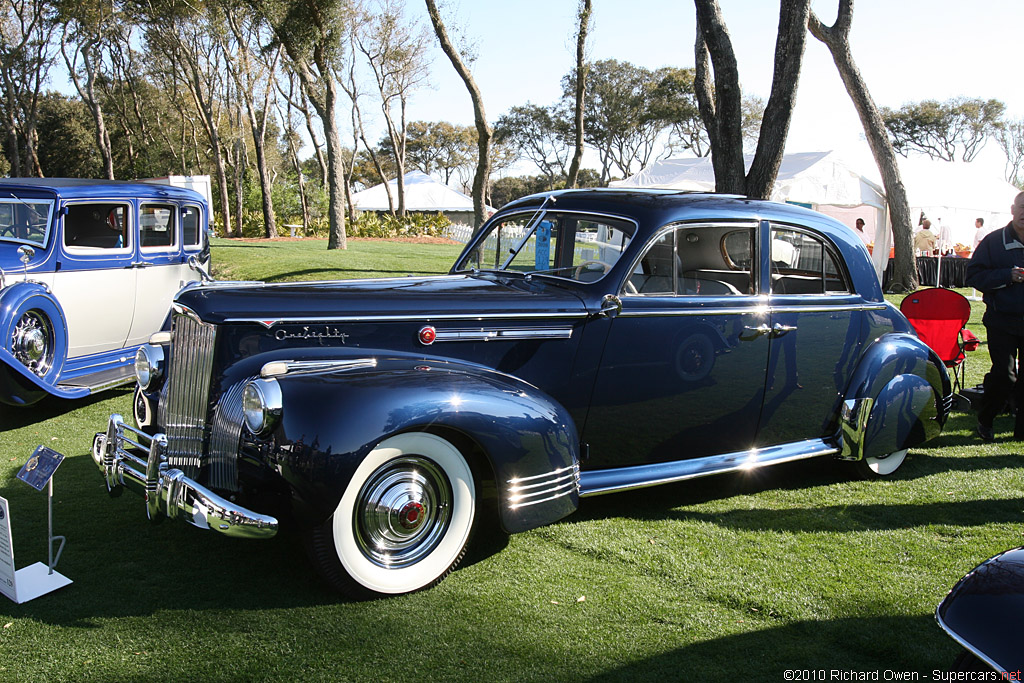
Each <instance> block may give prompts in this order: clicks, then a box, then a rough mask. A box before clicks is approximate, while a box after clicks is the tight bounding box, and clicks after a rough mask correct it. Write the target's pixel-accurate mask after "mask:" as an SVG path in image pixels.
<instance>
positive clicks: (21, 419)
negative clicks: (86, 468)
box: [0, 384, 134, 432]
mask: <svg viewBox="0 0 1024 683" xmlns="http://www.w3.org/2000/svg"><path fill="white" fill-rule="evenodd" d="M133 391H134V388H133V385H130V384H129V385H125V386H123V387H118V388H116V389H111V390H108V391H104V392H101V393H99V394H91V395H89V396H86V397H85V398H79V399H75V400H67V399H61V398H56V397H54V396H47V397H46V398H44V399H43V400H41V401H39V403H35V404H33V405H30V406H25V407H14V406H0V432H4V431H7V430H8V429H21V428H22V427H27V426H29V425H33V424H36V423H39V422H45V421H46V420H49V419H51V418H55V417H62V416H64V415H68V414H70V413H73V412H75V411H77V410H80V409H82V408H87V407H89V406H92V405H94V404H96V403H100V402H102V401H106V400H107V399H110V398H116V397H117V396H131V394H132V392H133ZM105 426H106V425H98V426H97V429H101V428H103V427H105Z"/></svg>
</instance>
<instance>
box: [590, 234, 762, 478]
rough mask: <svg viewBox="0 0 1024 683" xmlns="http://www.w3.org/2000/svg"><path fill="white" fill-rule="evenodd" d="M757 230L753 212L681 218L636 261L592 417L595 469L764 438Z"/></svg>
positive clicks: (734, 447) (744, 445) (742, 445)
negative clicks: (760, 434)
mask: <svg viewBox="0 0 1024 683" xmlns="http://www.w3.org/2000/svg"><path fill="white" fill-rule="evenodd" d="M756 234H757V224H755V223H703V224H695V223H686V224H676V225H671V226H668V227H666V228H665V229H663V230H662V231H660V232H659V234H658V235H656V236H655V238H654V239H653V240H652V242H651V243H650V245H649V246H648V247H647V248H646V250H645V251H644V252H643V253H642V255H641V256H640V258H639V259H637V261H636V262H635V263H634V264H633V265H632V267H631V274H630V276H629V277H628V278H627V279H626V280H625V282H624V283H623V286H622V289H621V291H620V298H621V302H622V310H621V312H620V313H619V314H618V315H617V316H616V317H615V318H614V319H613V320H612V321H611V323H610V329H609V333H608V340H607V344H606V348H605V352H604V356H603V359H602V361H601V367H600V369H599V371H598V375H597V380H596V384H595V387H594V394H593V399H592V401H591V409H590V411H589V413H588V416H587V420H586V426H585V428H584V441H585V442H586V443H588V445H589V449H590V457H589V460H588V462H587V463H586V465H585V466H586V467H587V468H588V469H590V468H594V469H599V468H611V467H617V466H623V465H631V464H638V463H645V462H662V461H670V460H678V459H682V458H695V457H701V456H707V455H712V454H718V453H730V452H737V451H744V450H746V449H749V448H750V447H752V446H753V445H754V443H755V439H756V437H757V429H758V419H759V415H760V412H761V404H762V400H763V398H764V390H765V384H764V374H765V369H766V367H767V364H768V350H769V342H770V339H769V335H768V334H766V332H767V330H768V323H769V315H768V311H767V306H765V301H764V299H763V298H762V297H759V296H758V295H757V291H756V272H757V267H756V261H755V260H754V258H753V254H754V252H755V249H754V244H755V236H756Z"/></svg>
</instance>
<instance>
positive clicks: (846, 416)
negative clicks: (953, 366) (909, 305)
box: [841, 333, 951, 460]
mask: <svg viewBox="0 0 1024 683" xmlns="http://www.w3.org/2000/svg"><path fill="white" fill-rule="evenodd" d="M950 396H951V387H950V383H949V375H948V373H947V372H946V366H945V365H944V364H943V363H942V361H941V360H939V357H938V356H937V355H936V354H935V352H934V351H932V350H931V349H930V348H929V347H928V346H927V345H926V344H924V342H922V341H921V340H920V339H918V338H917V337H916V336H914V335H911V334H903V333H892V334H885V335H882V336H881V337H879V338H878V339H876V340H875V341H874V342H872V343H871V344H870V345H869V346H868V348H867V349H865V352H864V354H863V355H862V356H861V359H860V362H859V363H858V365H857V369H856V370H855V371H854V374H853V377H852V379H851V381H850V385H849V387H848V389H847V392H846V396H845V401H844V404H843V415H842V438H843V450H842V456H841V457H843V458H845V459H848V460H859V459H861V458H865V457H884V456H885V455H888V454H889V453H893V452H896V451H900V450H903V449H905V448H912V447H913V446H917V445H919V444H921V443H924V442H925V441H927V440H928V439H931V438H932V437H935V436H937V435H938V434H939V433H940V432H941V431H942V427H943V425H945V423H946V418H947V417H948V415H949V397H950Z"/></svg>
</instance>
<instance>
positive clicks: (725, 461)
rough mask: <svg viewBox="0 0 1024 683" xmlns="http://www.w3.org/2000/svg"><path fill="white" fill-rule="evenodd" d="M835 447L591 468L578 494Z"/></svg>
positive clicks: (817, 442)
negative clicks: (602, 468)
mask: <svg viewBox="0 0 1024 683" xmlns="http://www.w3.org/2000/svg"><path fill="white" fill-rule="evenodd" d="M838 453H839V449H838V448H837V447H835V446H831V445H829V444H828V443H826V442H825V441H824V440H822V439H809V440H807V441H798V442H796V443H790V444H782V445H780V446H770V447H768V448H754V449H751V450H749V451H740V452H738V453H725V454H723V455H712V456H708V457H704V458H694V459H692V460H674V461H672V462H664V463H653V464H650V465H636V466H633V467H621V468H616V469H609V470H592V471H589V472H581V473H580V497H581V498H582V497H586V496H598V495H601V494H603V493H612V492H615V491H629V490H632V489H639V488H644V487H647V486H657V485H658V484H668V483H671V482H674V481H684V480H686V479H695V478H697V477H706V476H708V475H711V474H720V473H723V472H735V471H738V470H749V469H756V468H758V467H763V466H766V465H777V464H779V463H784V462H791V461H793V460H803V459H805V458H817V457H819V456H823V455H836V454H838Z"/></svg>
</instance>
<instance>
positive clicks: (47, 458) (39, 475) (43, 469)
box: [18, 446, 64, 491]
mask: <svg viewBox="0 0 1024 683" xmlns="http://www.w3.org/2000/svg"><path fill="white" fill-rule="evenodd" d="M62 462H64V456H63V455H62V454H60V453H58V452H57V451H55V450H53V449H52V448H47V447H46V446H40V447H39V448H37V449H36V450H35V451H34V452H33V453H32V457H31V458H29V459H28V462H26V463H25V466H24V467H22V468H21V471H20V472H18V479H21V480H22V481H23V482H25V483H26V484H28V485H29V486H31V487H32V488H34V489H35V490H36V491H42V490H43V487H44V486H46V484H47V483H49V481H50V479H51V477H53V473H54V472H56V471H57V468H58V467H60V464H61V463H62Z"/></svg>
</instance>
